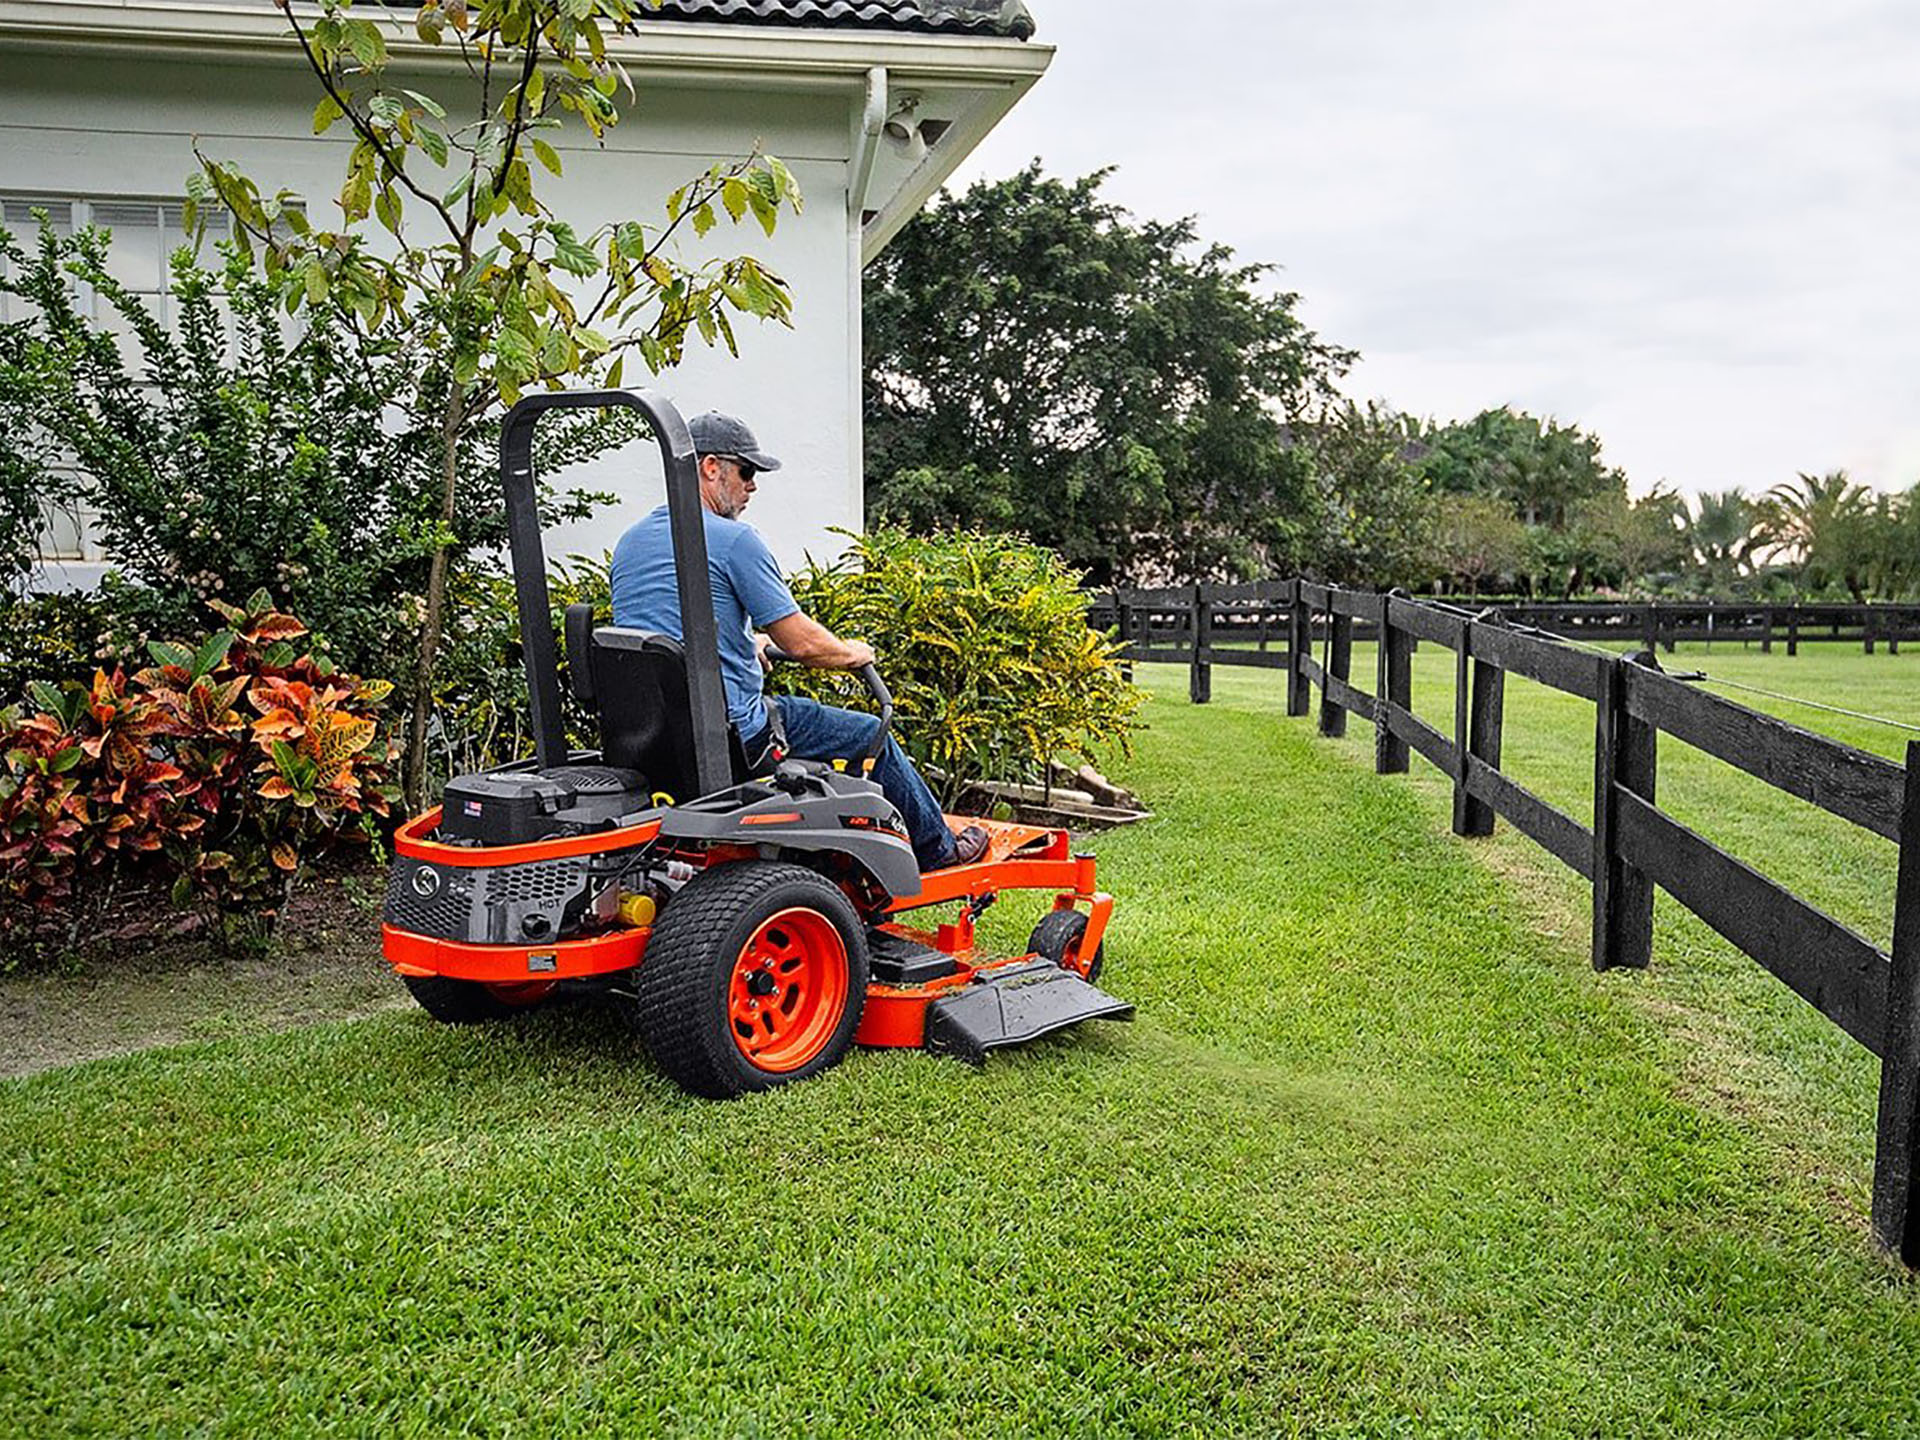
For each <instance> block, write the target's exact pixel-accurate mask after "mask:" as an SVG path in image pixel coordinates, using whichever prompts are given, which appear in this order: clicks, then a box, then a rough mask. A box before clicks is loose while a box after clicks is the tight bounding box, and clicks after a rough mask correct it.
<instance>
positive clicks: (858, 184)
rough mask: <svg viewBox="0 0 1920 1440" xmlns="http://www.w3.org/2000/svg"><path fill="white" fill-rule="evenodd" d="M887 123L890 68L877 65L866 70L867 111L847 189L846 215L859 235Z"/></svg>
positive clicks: (861, 124) (863, 119)
mask: <svg viewBox="0 0 1920 1440" xmlns="http://www.w3.org/2000/svg"><path fill="white" fill-rule="evenodd" d="M886 123H887V67H886V66H884V65H876V66H874V67H873V68H872V69H871V70H869V71H867V108H866V112H865V113H864V114H862V115H861V117H860V138H859V141H858V142H857V143H858V145H859V149H858V150H857V151H855V153H854V157H853V183H852V184H851V185H849V186H848V187H847V215H848V218H849V219H850V220H851V221H852V223H853V230H854V234H856V235H858V234H859V233H860V223H861V222H860V217H861V216H862V215H864V214H866V213H867V186H868V185H870V184H871V183H872V182H873V157H874V155H875V154H876V153H877V152H878V149H879V145H880V132H881V130H882V129H884V128H885V126H886Z"/></svg>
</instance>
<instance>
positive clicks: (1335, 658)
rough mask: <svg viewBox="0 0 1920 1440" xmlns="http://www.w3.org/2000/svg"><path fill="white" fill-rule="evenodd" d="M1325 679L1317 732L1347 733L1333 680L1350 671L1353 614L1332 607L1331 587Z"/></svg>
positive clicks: (1344, 715) (1349, 675) (1328, 595)
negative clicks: (1336, 610)
mask: <svg viewBox="0 0 1920 1440" xmlns="http://www.w3.org/2000/svg"><path fill="white" fill-rule="evenodd" d="M1327 591H1328V594H1327V659H1326V672H1327V683H1326V684H1325V685H1323V686H1321V688H1320V733H1321V734H1322V735H1328V736H1332V737H1334V738H1336V739H1337V738H1339V737H1340V736H1342V735H1344V734H1346V733H1347V712H1346V709H1345V707H1344V706H1340V705H1336V704H1335V703H1334V700H1333V680H1334V677H1335V676H1338V677H1339V678H1340V679H1342V680H1346V679H1348V678H1350V677H1351V675H1352V673H1353V617H1352V616H1351V615H1340V614H1337V613H1335V611H1334V608H1333V596H1334V594H1335V593H1336V592H1335V591H1334V587H1332V586H1331V585H1329V586H1328V587H1327Z"/></svg>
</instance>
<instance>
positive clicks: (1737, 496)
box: [1687, 486, 1770, 590]
mask: <svg viewBox="0 0 1920 1440" xmlns="http://www.w3.org/2000/svg"><path fill="white" fill-rule="evenodd" d="M1762 518H1763V517H1762V514H1761V512H1760V511H1759V510H1758V509H1756V508H1755V506H1754V504H1753V502H1752V501H1751V500H1749V499H1747V496H1746V492H1745V491H1743V490H1741V489H1739V488H1738V487H1737V486H1736V487H1735V488H1734V489H1732V490H1720V491H1708V492H1706V493H1704V494H1702V495H1701V496H1700V498H1699V499H1698V500H1696V501H1695V502H1694V513H1693V514H1692V515H1691V516H1689V517H1688V519H1687V543H1688V544H1689V545H1690V546H1691V547H1692V549H1693V553H1694V556H1695V558H1696V559H1697V560H1699V562H1700V565H1701V568H1703V569H1704V570H1705V571H1706V572H1707V583H1708V585H1709V586H1710V587H1711V588H1712V589H1715V590H1725V589H1730V588H1732V585H1733V582H1734V581H1735V580H1737V579H1739V578H1740V576H1741V575H1743V574H1746V573H1747V572H1749V571H1751V570H1752V569H1753V563H1754V558H1755V555H1756V553H1757V552H1758V551H1759V550H1760V549H1762V548H1763V547H1764V546H1766V545H1767V544H1768V543H1769V538H1770V537H1769V535H1768V532H1767V530H1766V528H1765V527H1764V525H1763V524H1762V523H1761V522H1762Z"/></svg>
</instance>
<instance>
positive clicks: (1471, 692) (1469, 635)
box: [1453, 610, 1507, 835]
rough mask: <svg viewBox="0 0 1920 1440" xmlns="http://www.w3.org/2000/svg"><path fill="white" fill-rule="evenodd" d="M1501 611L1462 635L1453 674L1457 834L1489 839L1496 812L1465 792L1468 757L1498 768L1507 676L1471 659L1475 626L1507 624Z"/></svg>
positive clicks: (1488, 613)
mask: <svg viewBox="0 0 1920 1440" xmlns="http://www.w3.org/2000/svg"><path fill="white" fill-rule="evenodd" d="M1506 623H1507V622H1506V620H1505V619H1504V618H1503V617H1502V616H1501V614H1500V612H1499V611H1498V610H1482V611H1481V612H1480V613H1479V614H1478V615H1476V616H1474V618H1473V619H1471V620H1469V621H1468V622H1467V623H1466V624H1465V625H1464V626H1462V627H1461V630H1460V656H1459V661H1458V665H1457V668H1456V669H1455V671H1454V677H1455V684H1456V685H1457V687H1458V688H1457V689H1456V690H1455V692H1454V705H1453V732H1454V733H1453V741H1454V746H1455V753H1456V755H1457V757H1458V760H1459V773H1458V774H1456V775H1455V776H1454V781H1453V833H1454V834H1456V835H1491V834H1492V833H1493V807H1492V806H1491V805H1489V804H1487V802H1486V801H1484V800H1478V799H1475V798H1474V797H1473V796H1472V795H1469V794H1468V793H1467V771H1468V769H1469V768H1470V767H1469V764H1468V757H1469V756H1472V757H1473V758H1474V759H1477V760H1481V761H1484V762H1485V763H1486V764H1488V765H1490V766H1492V767H1493V768H1494V769H1495V770H1498V769H1499V768H1500V728H1501V722H1502V719H1503V718H1504V714H1505V700H1506V686H1507V672H1506V671H1504V670H1502V669H1501V668H1500V667H1499V666H1497V665H1494V664H1492V663H1491V662H1489V661H1486V660H1472V661H1471V663H1469V657H1470V656H1471V654H1472V652H1473V629H1474V626H1476V625H1505V624H1506Z"/></svg>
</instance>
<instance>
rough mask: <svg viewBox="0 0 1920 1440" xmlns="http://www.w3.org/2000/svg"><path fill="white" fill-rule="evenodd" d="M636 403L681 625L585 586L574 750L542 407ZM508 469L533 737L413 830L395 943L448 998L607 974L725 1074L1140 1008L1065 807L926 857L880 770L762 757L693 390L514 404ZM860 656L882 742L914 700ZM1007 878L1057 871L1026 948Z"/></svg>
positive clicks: (804, 1073) (723, 1089) (559, 985)
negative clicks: (1003, 911)
mask: <svg viewBox="0 0 1920 1440" xmlns="http://www.w3.org/2000/svg"><path fill="white" fill-rule="evenodd" d="M614 405H622V406H628V407H631V408H633V409H636V410H639V411H640V412H641V413H642V414H643V415H645V416H646V418H647V420H648V421H649V423H650V424H651V425H652V428H653V433H654V435H655V437H656V438H657V439H658V441H659V444H660V448H661V452H662V456H663V459H664V461H665V466H666V477H667V505H668V519H669V528H670V531H671V534H672V537H673V546H674V556H675V562H676V565H675V568H676V571H677V574H678V579H677V583H678V587H679V600H680V614H681V617H682V628H683V632H684V634H683V638H682V639H681V640H677V641H676V640H674V639H672V638H670V637H667V636H664V635H655V634H650V633H647V632H643V631H637V630H628V629H620V628H617V627H611V626H598V627H596V626H595V624H594V617H593V614H592V612H591V610H590V609H589V608H588V607H586V606H573V607H570V608H569V609H568V611H567V614H566V624H565V632H566V649H567V662H568V663H567V680H568V683H569V685H570V686H571V688H572V690H573V693H574V695H575V697H576V698H577V699H578V700H579V701H580V702H581V703H582V704H583V705H584V706H586V708H587V709H588V710H590V711H591V712H593V713H594V715H595V716H596V718H597V720H598V725H599V731H600V749H599V750H597V751H586V752H573V753H569V752H568V751H567V749H566V746H565V738H564V730H563V728H562V720H561V709H560V680H561V677H560V667H559V664H558V656H557V654H556V645H555V638H554V633H553V620H552V616H551V611H550V609H549V601H548V594H547V583H546V557H545V554H544V551H543V549H542V545H541V536H540V522H539V516H538V508H537V503H536V492H535V485H534V476H533V462H532V442H533V428H534V423H535V421H536V420H537V419H538V418H539V416H540V414H541V413H542V412H544V411H547V410H552V409H560V408H569V409H578V408H601V407H607V406H614ZM500 473H501V480H502V483H503V484H504V486H505V489H506V500H507V519H508V535H509V544H510V546H511V549H512V556H513V569H514V580H515V586H516V594H517V600H518V605H519V612H520V626H521V635H522V644H523V649H524V652H525V659H526V668H527V683H528V689H529V692H530V699H531V712H532V714H531V719H532V732H533V737H534V748H535V754H534V758H533V759H532V760H531V761H523V762H520V763H516V764H512V765H506V766H502V767H500V768H499V769H495V770H488V771H485V772H482V773H480V774H477V775H463V776H459V777H456V778H455V779H454V780H452V781H450V782H449V783H448V785H447V788H446V792H445V796H444V798H443V801H442V804H441V805H440V807H439V808H437V809H433V810H429V811H427V812H426V813H425V814H423V815H420V816H418V817H416V818H415V819H413V820H412V821H410V822H409V823H408V824H407V825H405V826H404V827H403V828H402V829H401V830H400V832H399V835H398V836H397V837H396V840H395V845H394V849H395V851H396V854H395V859H394V864H393V870H392V874H391V876H390V880H389V884H388V888H387V901H386V912H385V923H384V925H383V927H382V929H383V932H384V936H385V949H386V955H387V958H388V960H390V961H391V962H392V964H393V967H394V969H395V970H397V971H398V972H399V973H400V975H401V976H402V977H403V979H404V980H405V982H406V985H407V988H408V989H409V990H411V991H412V993H413V996H414V998H415V999H416V1000H417V1001H419V1003H420V1005H421V1006H422V1007H423V1008H424V1009H425V1010H426V1011H427V1012H428V1014H430V1015H432V1016H433V1017H434V1018H435V1019H438V1020H443V1021H447V1022H449V1023H455V1024H460V1023H474V1022H479V1021H484V1020H490V1019H496V1018H499V1017H502V1016H506V1015H510V1014H513V1013H514V1012H516V1011H520V1010H524V1009H527V1008H529V1007H531V1006H534V1005H538V1004H540V1003H542V1002H543V1001H545V1000H547V999H548V998H549V997H551V996H553V995H555V994H556V993H558V992H560V991H562V990H563V989H568V990H580V989H588V988H591V989H597V990H600V991H603V992H605V993H606V994H607V995H609V996H610V997H612V999H613V1000H614V1001H615V1003H617V1004H618V1005H620V1006H621V1007H622V1008H623V1009H624V1010H625V1012H626V1013H627V1015H628V1016H629V1017H630V1018H631V1020H632V1022H633V1024H634V1026H635V1028H636V1029H637V1030H638V1032H639V1034H640V1036H641V1038H642V1040H643V1041H644V1042H645V1043H646V1045H647V1048H648V1049H649V1050H650V1051H651V1052H652V1054H653V1056H654V1059H655V1061H656V1062H657V1063H658V1064H659V1065H660V1067H661V1068H662V1069H663V1070H664V1071H665V1072H666V1073H667V1075H668V1076H669V1077H671V1078H672V1079H673V1080H675V1081H676V1082H678V1083H679V1084H680V1085H681V1086H683V1087H684V1088H686V1089H687V1090H689V1091H692V1092H694V1093H695V1094H699V1095H709V1096H714V1097H726V1096H733V1095H740V1094H744V1093H746V1092H748V1091H754V1090H765V1089H769V1088H771V1087H773V1086H775V1085H780V1084H785V1083H787V1082H788V1081H793V1080H801V1079H805V1078H806V1077H808V1076H811V1075H817V1074H819V1073H820V1072H821V1071H823V1070H826V1069H827V1068H829V1067H830V1066H833V1065H835V1064H837V1063H839V1061H840V1060H841V1059H842V1058H843V1057H844V1056H845V1055H846V1054H847V1052H848V1051H849V1050H850V1049H851V1048H852V1047H853V1046H854V1045H856V1044H859V1045H874V1046H890V1047H912V1048H919V1047H924V1048H926V1049H928V1050H932V1051H936V1052H940V1053H945V1054H952V1055H957V1056H959V1057H960V1058H962V1059H964V1060H968V1061H971V1062H974V1063H980V1062H981V1061H983V1060H984V1059H985V1057H986V1055H987V1053H988V1052H989V1051H991V1050H995V1049H998V1048H1001V1047H1003V1046H1007V1045H1015V1044H1020V1043H1022V1042H1024V1041H1028V1040H1033V1039H1036V1038H1038V1037H1039V1036H1042V1035H1046V1034H1050V1033H1052V1032H1054V1031H1057V1030H1060V1029H1063V1028H1064V1027H1066V1026H1069V1025H1073V1024H1076V1023H1078V1022H1079V1021H1082V1020H1089V1019H1096V1018H1101V1019H1128V1018H1130V1017H1131V1016H1132V1014H1133V1007H1132V1006H1131V1005H1128V1004H1125V1003H1123V1002H1121V1001H1118V1000H1116V999H1114V998H1113V997H1112V996H1110V995H1108V994H1106V993H1105V992H1104V991H1101V990H1099V989H1098V988H1096V987H1095V985H1094V983H1093V982H1094V980H1095V979H1097V978H1098V976H1099V973H1100V967H1101V961H1102V958H1103V955H1104V946H1103V945H1102V936H1103V934H1104V933H1105V930H1106V926H1107V919H1108V916H1109V915H1110V914H1111V913H1112V910H1113V899H1112V897H1111V896H1108V895H1105V894H1102V893H1101V892H1100V890H1099V889H1098V888H1097V886H1096V884H1095V878H1094V860H1093V857H1092V856H1091V855H1076V854H1074V853H1073V851H1072V848H1071V846H1070V844H1069V842H1068V836H1067V833H1066V832H1065V831H1064V830H1053V829H1046V828H1042V827H1037V826H1030V825H1015V824H1003V823H996V822H992V821H969V822H968V823H971V824H979V825H982V826H983V827H984V828H985V829H986V830H987V831H988V835H989V843H988V846H987V850H986V853H985V854H984V855H983V856H982V857H981V859H980V860H978V861H977V862H974V863H972V864H966V865H956V866H953V867H952V868H949V869H945V870H937V871H933V872H930V873H928V874H925V875H923V874H921V873H920V869H919V866H918V864H917V863H916V862H915V860H914V855H913V848H912V846H911V845H910V844H909V843H908V840H907V834H906V828H905V826H904V825H903V824H902V823H901V820H900V816H899V813H898V812H897V811H896V810H895V809H894V807H893V806H892V805H891V804H890V803H889V802H888V801H887V799H886V798H885V796H883V795H882V794H881V791H880V787H879V786H878V785H876V784H874V783H873V782H872V781H871V780H869V779H868V778H866V775H865V773H864V770H863V773H859V774H853V773H848V772H847V771H846V770H845V769H843V768H840V767H837V766H835V765H829V764H826V763H824V762H821V761H814V760H797V759H778V758H770V759H768V760H766V761H764V762H763V763H762V765H761V766H760V767H758V768H755V767H750V766H749V765H748V764H747V762H746V760H745V757H744V754H743V751H742V748H741V745H740V741H739V737H738V735H736V734H735V733H733V730H732V728H731V727H730V726H729V725H728V723H727V719H726V706H725V702H724V699H723V693H722V688H721V676H720V659H719V648H718V644H717V640H716V626H715V620H714V612H713V595H712V591H711V589H710V582H709V578H708V572H707V547H706V533H705V529H704V524H703V521H702V516H701V505H700V495H699V475H698V471H697V469H696V457H695V454H694V449H693V438H692V436H691V435H690V434H689V433H688V430H687V426H686V423H685V422H684V421H683V420H682V419H681V417H680V414H679V412H678V411H677V410H675V409H674V407H673V406H672V404H670V403H669V402H668V401H667V400H665V399H664V398H663V397H660V396H658V395H655V394H652V393H651V392H648V391H628V390H608V391H588V392H578V393H572V394H549V395H537V396H530V397H528V398H526V399H523V400H522V401H521V402H520V403H519V404H517V405H516V406H514V408H513V410H512V411H511V412H510V413H509V415H508V416H507V419H506V423H505V426H504V428H503V430H502V433H501V441H500ZM861 678H862V680H863V681H864V683H865V684H866V686H867V688H868V690H869V692H870V693H871V694H872V696H873V698H874V700H875V701H876V702H877V704H878V706H879V710H880V718H881V724H880V728H879V732H878V734H877V735H876V737H875V740H874V742H873V747H872V749H871V750H870V751H869V753H868V755H867V757H866V760H865V766H864V769H871V766H872V763H873V759H874V757H875V756H877V755H878V754H879V751H880V748H881V746H882V745H884V744H885V741H886V736H887V731H888V726H889V724H890V722H891V719H892V709H893V707H892V701H891V699H890V698H889V696H888V694H887V688H886V685H885V683H884V682H883V681H882V680H881V678H880V675H879V673H878V672H877V671H876V670H875V669H874V668H873V667H872V666H868V667H867V669H866V670H865V671H864V672H862V675H861ZM675 796H679V797H683V798H682V799H681V800H680V801H679V802H678V803H676V802H675V800H674V798H673V797H675ZM684 797H695V798H684ZM1007 890H1051V891H1053V892H1054V901H1053V909H1052V911H1051V912H1050V913H1049V914H1047V915H1045V916H1044V917H1042V919H1041V921H1040V923H1039V924H1038V925H1036V926H1035V927H1034V930H1033V933H1032V935H1031V936H1030V937H1029V939H1028V942H1027V952H1026V953H1025V954H1023V955H1017V956H1013V957H1007V958H997V959H996V958H992V957H988V956H983V955H981V954H979V953H978V952H977V951H976V950H975V948H974V922H975V921H976V920H977V919H978V918H979V916H980V914H981V912H982V911H984V910H985V909H986V907H987V906H989V905H991V904H992V903H993V902H994V900H995V899H996V898H998V896H999V895H1001V894H1002V893H1003V892H1005V891H1007ZM943 903H948V904H957V905H958V907H959V908H958V912H957V914H954V915H953V917H952V918H951V919H948V920H946V921H944V922H941V923H937V924H936V925H935V927H934V928H933V929H931V930H923V929H917V928H911V927H909V926H907V925H906V924H903V923H901V921H900V917H901V916H902V915H903V914H904V913H905V912H907V911H911V910H918V909H921V908H923V907H927V906H932V905H939V904H943Z"/></svg>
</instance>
